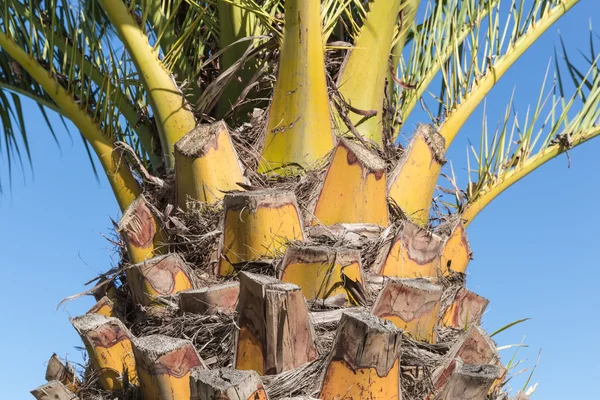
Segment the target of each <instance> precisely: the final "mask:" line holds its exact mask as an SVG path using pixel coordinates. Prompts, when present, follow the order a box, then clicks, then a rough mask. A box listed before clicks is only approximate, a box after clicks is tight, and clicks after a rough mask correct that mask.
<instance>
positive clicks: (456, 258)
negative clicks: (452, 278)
mask: <svg viewBox="0 0 600 400" xmlns="http://www.w3.org/2000/svg"><path fill="white" fill-rule="evenodd" d="M472 258H473V252H472V251H471V246H470V245H469V240H468V238H467V232H466V231H465V226H464V224H463V223H462V221H459V222H458V223H457V224H456V225H455V226H454V228H452V231H451V232H450V236H449V237H448V238H447V239H446V241H445V242H444V245H443V249H442V261H441V265H440V268H441V272H442V274H444V275H445V276H448V275H451V274H452V272H458V273H462V274H464V273H465V272H466V271H467V266H468V265H469V262H470V261H471V259H472Z"/></svg>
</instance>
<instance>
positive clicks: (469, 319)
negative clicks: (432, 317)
mask: <svg viewBox="0 0 600 400" xmlns="http://www.w3.org/2000/svg"><path fill="white" fill-rule="evenodd" d="M489 303H490V302H489V300H488V299H486V298H484V297H481V296H479V295H477V294H475V293H473V292H471V291H470V290H467V289H466V288H464V287H463V288H460V289H459V290H458V292H456V295H455V296H454V300H452V303H450V306H448V308H446V310H445V311H444V313H443V314H442V317H441V318H440V325H442V326H445V327H449V328H457V329H466V328H467V327H469V326H470V325H479V324H480V322H481V317H482V316H483V313H484V311H485V309H486V307H487V306H488V304H489Z"/></svg>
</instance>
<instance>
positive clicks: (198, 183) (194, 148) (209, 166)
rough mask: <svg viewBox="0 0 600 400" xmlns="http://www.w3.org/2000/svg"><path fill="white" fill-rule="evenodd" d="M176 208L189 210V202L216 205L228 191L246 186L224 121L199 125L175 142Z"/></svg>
mask: <svg viewBox="0 0 600 400" xmlns="http://www.w3.org/2000/svg"><path fill="white" fill-rule="evenodd" d="M175 172H176V182H177V205H178V206H179V207H180V208H181V209H182V210H187V200H188V199H192V200H198V201H202V202H206V203H214V202H217V201H219V200H221V199H223V196H225V192H227V191H232V190H240V187H239V186H238V185H237V183H238V182H241V183H246V178H245V177H244V175H243V171H242V165H241V163H240V161H239V159H238V156H237V153H236V151H235V149H234V147H233V143H232V142H231V137H230V136H229V129H227V125H225V122H223V121H219V122H215V123H214V124H210V125H209V124H204V125H199V126H198V127H196V128H195V129H194V130H193V131H191V132H190V133H188V134H187V135H185V136H184V137H183V138H181V139H180V140H179V141H178V142H177V143H175Z"/></svg>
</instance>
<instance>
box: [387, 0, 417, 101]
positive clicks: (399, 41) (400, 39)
mask: <svg viewBox="0 0 600 400" xmlns="http://www.w3.org/2000/svg"><path fill="white" fill-rule="evenodd" d="M420 3H421V0H408V1H407V2H406V6H405V9H403V10H402V12H401V15H400V18H399V21H398V23H397V26H396V29H397V31H398V32H397V36H396V39H395V43H394V45H393V46H392V54H391V65H390V68H389V69H388V78H387V90H388V99H390V101H391V99H392V98H393V94H394V92H395V90H394V86H395V84H394V82H395V80H396V79H397V75H398V65H399V63H400V58H401V57H402V52H403V51H404V46H405V45H406V39H407V38H408V34H409V33H410V31H411V27H412V25H413V23H414V19H415V16H416V14H417V10H418V9H419V4H420ZM394 78H396V79H394Z"/></svg>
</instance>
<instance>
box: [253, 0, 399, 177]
mask: <svg viewBox="0 0 600 400" xmlns="http://www.w3.org/2000/svg"><path fill="white" fill-rule="evenodd" d="M321 31H322V29H321V2H320V1H319V0H287V1H286V2H285V25H284V32H283V44H282V45H281V53H280V56H279V58H280V63H279V69H278V72H277V83H276V84H275V91H274V93H273V101H272V102H271V108H270V110H269V121H268V124H267V136H266V140H265V145H264V150H263V154H262V159H261V160H260V163H259V168H258V171H259V172H263V173H266V172H270V171H273V172H283V171H282V167H286V166H289V167H292V168H294V167H298V166H300V167H302V168H311V167H314V166H316V163H317V161H319V159H321V158H322V157H324V156H325V155H327V153H329V152H330V151H331V149H332V148H333V145H334V135H333V131H332V127H331V116H330V112H329V97H328V94H327V84H326V80H325V60H324V49H323V41H322V36H321ZM388 50H389V49H388Z"/></svg>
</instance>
